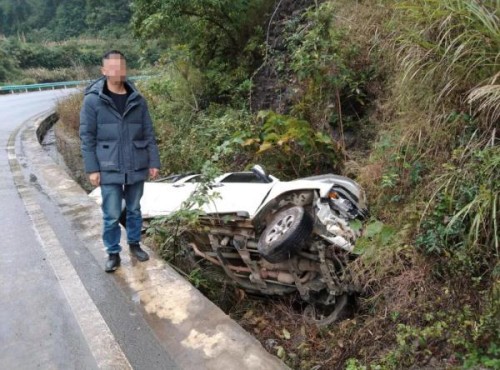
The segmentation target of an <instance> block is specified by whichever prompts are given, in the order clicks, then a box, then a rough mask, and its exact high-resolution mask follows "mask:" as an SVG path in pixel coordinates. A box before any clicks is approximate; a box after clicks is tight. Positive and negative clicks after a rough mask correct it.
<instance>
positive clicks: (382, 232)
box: [66, 0, 500, 369]
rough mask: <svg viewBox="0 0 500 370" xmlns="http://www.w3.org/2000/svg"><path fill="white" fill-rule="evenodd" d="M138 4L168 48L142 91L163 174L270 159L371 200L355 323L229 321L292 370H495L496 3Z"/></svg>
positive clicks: (239, 314) (289, 316)
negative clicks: (329, 175) (339, 182)
mask: <svg viewBox="0 0 500 370" xmlns="http://www.w3.org/2000/svg"><path fill="white" fill-rule="evenodd" d="M132 9H133V13H132V29H133V30H134V33H135V35H136V36H137V37H138V38H140V39H141V40H142V41H143V42H144V43H150V44H154V45H157V47H158V49H157V51H158V52H157V55H158V60H157V69H156V71H157V73H158V75H157V76H156V77H155V78H154V79H151V80H150V81H149V82H148V83H147V84H146V85H144V86H142V90H143V92H144V94H145V95H146V97H147V99H148V101H149V103H150V106H151V108H152V114H153V116H154V120H155V124H156V131H157V135H158V139H159V140H158V141H159V146H160V149H161V158H162V162H163V171H164V173H172V172H174V173H178V172H186V171H202V172H204V173H206V174H212V175H213V173H216V172H217V171H230V170H242V169H245V168H247V167H248V166H250V165H251V164H253V163H262V164H265V165H266V166H267V168H268V169H269V171H270V172H271V173H272V174H274V175H276V176H277V177H280V178H282V179H291V178H296V177H298V176H306V175H312V174H318V173H326V172H336V173H340V174H344V175H347V176H350V177H353V178H355V179H356V180H357V181H358V182H360V183H361V184H362V185H363V187H364V188H365V189H366V191H367V193H368V196H369V198H370V207H371V215H372V216H371V217H372V218H371V219H370V220H368V222H367V226H366V229H365V233H364V236H363V237H362V238H361V239H360V240H359V242H358V244H357V246H356V249H357V251H358V252H359V253H360V254H361V255H360V257H359V258H358V259H357V260H356V261H355V265H354V267H353V268H354V269H355V271H356V272H357V273H358V274H357V276H359V284H360V286H362V287H363V289H362V290H363V293H362V294H361V296H360V297H359V298H358V302H357V303H358V304H357V310H356V312H355V313H354V315H353V316H352V317H351V318H350V319H349V320H345V321H342V322H339V323H335V324H332V325H330V326H329V327H328V328H323V329H318V328H316V327H313V326H310V325H308V324H307V323H306V322H305V321H304V320H302V319H301V316H300V315H299V314H298V313H297V310H296V307H295V306H294V305H293V303H292V302H287V301H278V302H273V303H263V302H250V301H249V300H244V299H243V300H241V297H240V300H239V301H238V302H237V303H235V304H233V305H232V306H231V307H226V308H227V311H228V312H229V314H231V315H232V316H233V317H235V318H236V319H237V320H239V322H240V323H241V324H242V325H243V326H244V327H245V328H246V329H247V330H249V331H250V332H252V333H254V334H255V335H256V337H257V338H258V339H259V340H261V341H262V343H263V344H264V345H265V346H266V348H267V349H268V350H269V351H270V352H272V353H274V354H277V355H278V356H280V357H281V358H282V359H283V360H284V361H285V362H286V363H287V364H289V365H290V366H291V367H292V368H297V369H312V368H315V369H319V368H325V369H332V368H349V369H368V368H370V369H397V368H423V367H426V368H457V367H464V368H498V367H500V360H499V358H500V321H499V318H500V294H499V293H500V285H499V276H500V264H499V234H500V233H499V221H500V220H499V209H500V204H499V202H500V201H499V193H500V178H499V176H500V175H499V174H500V171H499V164H500V149H499V146H498V138H499V124H498V123H499V119H500V85H499V82H498V79H499V78H500V74H499V73H500V69H499V63H498V62H499V57H500V54H499V51H500V20H499V17H500V14H499V12H500V2H499V1H498V0H484V1H475V0H413V1H396V0H386V1H377V0H365V1H356V2H354V1H348V0H330V1H312V0H300V1H292V0H281V1H271V0H258V1H244V0H217V1H215V0H184V1H175V0H168V1H167V0H165V1H160V0H154V1H149V0H148V1H146V0H135V1H134V2H133V7H132ZM66 120H67V121H68V122H70V121H71V120H72V119H71V117H69V116H68V117H67V118H66ZM75 120H76V119H75V118H73V122H75ZM76 125H77V123H76ZM76 125H75V126H76ZM167 226H168V225H167ZM177 226H178V225H177ZM151 233H152V239H153V240H154V241H155V242H156V243H157V245H159V248H160V249H161V250H160V251H161V252H162V253H163V254H164V255H165V256H166V258H173V257H174V256H175V253H177V249H176V247H175V246H173V245H172V243H169V242H168V241H167V240H165V236H162V235H161V234H156V235H155V233H154V229H152V230H151ZM187 275H188V276H189V277H190V278H191V279H192V280H193V281H194V282H196V284H197V285H200V286H202V288H205V290H206V291H207V294H210V292H209V290H210V283H209V282H207V279H208V278H207V277H206V276H205V277H204V276H202V275H201V276H200V275H199V274H198V272H196V273H192V272H187ZM226 289H228V290H229V288H226ZM218 296H219V297H220V296H221V293H220V292H219V293H218Z"/></svg>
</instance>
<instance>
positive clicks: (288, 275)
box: [90, 165, 368, 324]
mask: <svg viewBox="0 0 500 370" xmlns="http://www.w3.org/2000/svg"><path fill="white" fill-rule="evenodd" d="M200 181H201V175H199V174H190V175H178V176H171V177H167V178H165V179H160V180H158V181H155V182H147V183H146V184H145V188H144V195H143V198H142V200H141V209H142V213H143V218H144V219H145V220H146V221H147V220H149V219H152V218H154V217H157V216H165V215H169V214H172V213H173V212H176V211H178V210H180V209H181V207H182V206H183V205H185V201H186V200H187V199H189V197H190V196H191V195H192V194H193V193H194V192H195V191H196V190H197V188H198V187H199V185H200ZM209 187H210V189H211V190H210V192H211V193H212V195H213V196H212V197H209V198H210V199H211V201H209V202H207V203H205V204H204V205H202V206H201V207H202V211H203V212H202V214H203V215H202V216H201V218H200V223H201V227H199V228H198V230H203V231H202V232H200V231H198V232H195V233H193V234H192V237H191V240H190V242H189V243H188V245H187V246H186V247H187V248H189V249H190V252H192V253H193V254H194V255H196V256H197V257H199V258H203V259H205V260H208V261H210V262H211V263H213V264H216V265H219V266H220V267H221V268H222V269H223V270H224V272H225V273H226V274H227V276H229V277H230V278H231V279H232V280H233V281H234V282H236V283H237V284H238V285H239V286H240V287H242V288H243V289H245V290H246V291H249V292H252V293H259V294H268V295H283V294H288V293H292V292H295V291H297V292H298V293H299V294H300V296H301V298H302V299H303V300H304V301H306V302H307V303H310V304H311V308H310V309H311V310H312V311H315V313H314V315H312V316H313V317H315V318H316V320H317V323H318V324H328V323H330V322H332V321H334V320H335V319H336V317H337V315H338V314H339V312H341V310H342V309H343V308H344V306H345V305H346V303H347V297H348V295H350V294H352V293H354V292H355V291H356V288H355V286H354V284H353V279H352V276H351V273H350V269H349V262H350V261H351V260H352V259H354V258H355V255H354V254H353V253H352V252H353V249H354V244H355V241H356V239H357V238H358V237H359V236H360V232H361V227H360V225H361V221H362V220H363V219H365V218H366V217H367V213H368V210H367V205H366V198H365V193H364V191H363V190H362V189H361V187H360V186H359V185H358V184H357V183H356V182H354V181H353V180H351V179H349V178H346V177H343V176H337V175H332V174H327V175H319V176H313V177H306V178H301V179H298V180H294V181H286V182H285V181H279V180H278V179H277V178H276V177H274V176H271V175H269V174H268V173H266V171H265V170H264V169H263V168H262V167H261V166H258V165H257V166H254V167H253V168H252V171H251V172H232V173H226V174H223V175H221V176H219V177H218V178H216V179H215V181H213V182H212V183H210V185H209ZM90 196H91V197H92V198H94V199H95V200H96V201H97V202H98V203H100V200H101V198H100V189H99V188H97V189H95V190H94V191H93V192H92V193H91V194H90Z"/></svg>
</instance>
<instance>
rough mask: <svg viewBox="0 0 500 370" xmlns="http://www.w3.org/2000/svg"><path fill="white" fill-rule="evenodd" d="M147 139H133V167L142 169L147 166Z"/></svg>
mask: <svg viewBox="0 0 500 370" xmlns="http://www.w3.org/2000/svg"><path fill="white" fill-rule="evenodd" d="M148 144H149V141H148V140H134V165H135V167H134V169H135V170H142V169H144V168H148V167H149V153H148Z"/></svg>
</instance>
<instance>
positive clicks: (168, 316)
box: [20, 112, 287, 370]
mask: <svg viewBox="0 0 500 370" xmlns="http://www.w3.org/2000/svg"><path fill="white" fill-rule="evenodd" d="M52 113H53V112H50V113H47V114H46V115H45V116H44V117H41V118H38V119H36V120H34V121H30V122H28V123H27V125H26V127H23V128H22V130H21V132H20V135H21V143H22V147H23V151H24V153H25V155H26V157H27V160H28V161H29V162H30V164H31V165H32V167H33V170H34V172H36V174H37V177H38V182H39V184H40V186H41V188H42V190H43V191H44V192H45V193H46V194H47V195H48V196H49V197H50V198H51V199H52V200H53V201H54V202H55V204H56V205H57V206H58V207H59V209H60V210H61V213H62V214H63V215H64V216H65V217H66V218H67V219H68V221H69V222H70V223H71V225H72V226H73V227H74V229H75V230H76V231H77V233H78V235H79V238H80V239H81V240H82V242H83V243H84V244H85V245H86V246H87V248H88V250H89V251H90V253H91V254H92V255H93V256H94V258H95V259H96V261H98V263H99V264H103V262H104V259H105V256H106V254H105V251H104V249H103V247H102V243H101V235H100V234H101V210H100V208H99V206H98V205H97V204H95V203H94V202H93V201H92V200H91V199H90V198H89V197H88V196H87V194H86V192H85V191H84V190H83V189H82V188H81V187H80V186H79V185H78V184H77V183H76V182H75V181H73V180H72V179H71V178H70V177H69V175H68V174H67V173H66V172H65V171H64V170H63V169H62V168H60V167H59V166H58V165H57V164H55V163H54V161H53V160H52V158H50V157H49V155H48V154H47V153H46V152H45V151H44V150H43V148H42V147H41V145H40V144H39V142H38V139H37V138H39V137H41V136H42V135H43V134H44V132H43V131H44V130H47V127H49V125H48V121H49V120H51V119H53V118H52ZM123 242H124V244H123V245H126V241H125V240H123ZM148 252H149V253H150V256H151V259H150V260H149V261H148V262H145V263H137V262H136V261H135V259H134V260H131V259H130V258H129V255H128V253H123V252H122V267H121V268H120V269H119V270H118V271H117V272H116V273H115V274H114V278H115V279H116V281H117V283H118V284H119V286H120V287H121V288H122V290H123V292H124V293H125V294H126V295H127V296H128V297H129V298H130V299H131V300H134V301H135V302H137V303H139V304H140V306H141V307H142V310H143V311H144V313H145V315H144V316H145V319H146V321H148V322H149V323H150V324H151V327H152V328H153V331H154V332H155V334H156V335H157V336H158V338H159V339H160V341H161V343H162V344H163V345H164V347H165V349H166V351H167V352H168V353H169V355H170V356H171V357H172V359H173V360H174V361H175V362H176V363H177V364H178V365H179V367H180V368H182V369H217V370H218V369H241V370H243V369H252V370H253V369H255V370H257V369H262V370H264V369H265V370H268V369H286V368H287V367H286V365H284V364H283V363H282V362H281V361H280V360H279V359H278V358H276V357H274V356H272V355H270V354H269V353H268V352H266V351H265V349H264V348H263V347H262V345H261V344H260V343H259V342H258V341H257V340H256V339H255V338H254V337H252V336H251V335H250V334H248V333H247V332H246V331H245V330H243V329H242V328H241V327H240V326H239V325H238V324H237V323H236V322H235V321H234V320H232V319H231V318H230V317H229V316H227V315H226V314H225V313H224V312H222V311H221V310H220V309H219V308H218V307H217V306H216V305H215V304H213V303H212V302H211V301H209V300H208V299H207V298H206V297H204V296H203V295H202V294H201V293H200V292H199V291H198V290H197V289H195V288H194V287H193V286H192V285H191V284H189V283H188V282H187V281H186V280H184V278H183V277H182V276H180V275H179V274H178V273H177V272H176V271H175V270H174V269H172V268H171V267H170V266H169V265H168V264H166V263H165V262H164V261H163V260H161V259H160V258H159V257H158V256H156V255H155V254H154V253H153V252H152V251H150V250H148ZM103 274H104V272H103Z"/></svg>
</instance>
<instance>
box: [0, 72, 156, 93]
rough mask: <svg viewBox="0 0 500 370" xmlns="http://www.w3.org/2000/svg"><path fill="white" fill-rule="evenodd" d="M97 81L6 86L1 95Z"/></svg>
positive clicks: (82, 84)
mask: <svg viewBox="0 0 500 370" xmlns="http://www.w3.org/2000/svg"><path fill="white" fill-rule="evenodd" d="M150 77H151V76H133V77H127V79H129V80H132V81H137V80H145V79H148V78H150ZM93 81H95V80H82V81H63V82H48V83H41V84H30V85H6V86H0V94H2V93H4V92H6V93H9V92H10V93H11V94H14V93H15V92H20V91H24V92H28V91H32V90H38V91H42V90H47V89H51V90H54V89H56V88H64V89H66V88H68V87H74V86H84V85H87V84H89V83H91V82H93Z"/></svg>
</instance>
